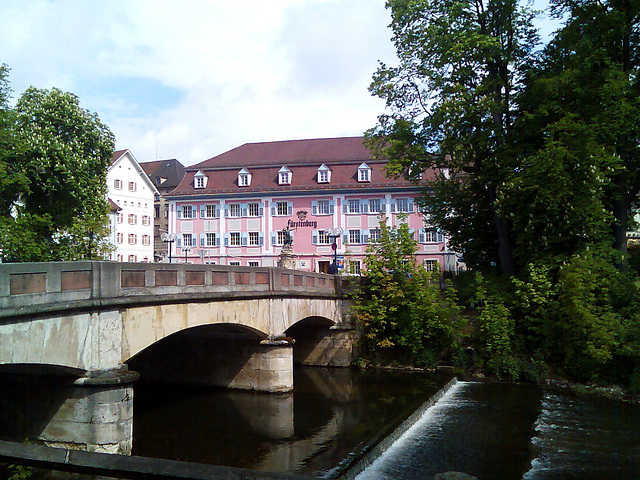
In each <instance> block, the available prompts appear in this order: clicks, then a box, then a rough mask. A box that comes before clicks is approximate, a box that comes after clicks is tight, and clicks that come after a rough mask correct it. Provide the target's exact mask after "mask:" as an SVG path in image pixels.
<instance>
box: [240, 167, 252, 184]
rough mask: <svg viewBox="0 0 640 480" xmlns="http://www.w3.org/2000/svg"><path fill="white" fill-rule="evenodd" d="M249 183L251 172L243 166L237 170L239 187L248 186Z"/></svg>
mask: <svg viewBox="0 0 640 480" xmlns="http://www.w3.org/2000/svg"><path fill="white" fill-rule="evenodd" d="M250 185H251V174H250V173H249V170H247V169H246V168H243V169H242V170H240V171H239V172H238V186H239V187H248V186H250Z"/></svg>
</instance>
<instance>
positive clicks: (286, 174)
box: [278, 166, 291, 185]
mask: <svg viewBox="0 0 640 480" xmlns="http://www.w3.org/2000/svg"><path fill="white" fill-rule="evenodd" d="M278 185H291V170H289V168H287V167H286V166H284V167H282V168H281V169H280V170H278Z"/></svg>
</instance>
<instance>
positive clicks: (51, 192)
mask: <svg viewBox="0 0 640 480" xmlns="http://www.w3.org/2000/svg"><path fill="white" fill-rule="evenodd" d="M15 112H16V119H15V124H16V129H17V130H18V131H20V132H21V136H22V138H23V139H24V142H25V145H26V146H25V148H24V151H22V152H21V153H20V155H17V156H16V157H15V159H13V165H14V166H15V167H16V168H17V169H18V170H19V171H20V172H21V173H22V174H23V175H24V176H25V177H26V179H27V182H28V183H27V186H26V187H25V188H24V189H23V190H22V191H21V192H20V199H19V200H20V201H19V202H18V204H17V205H14V207H15V208H16V210H17V211H16V213H17V214H16V215H15V218H13V217H11V218H10V219H7V220H5V226H4V228H3V234H2V242H3V246H4V250H5V256H7V257H8V258H9V260H11V261H40V260H74V259H79V258H100V257H101V256H103V255H105V254H106V253H107V252H108V249H109V247H108V242H107V239H106V236H107V233H108V218H107V213H108V204H107V201H106V172H107V168H108V166H109V161H110V159H111V155H112V153H113V148H114V137H113V134H112V133H111V131H110V130H109V128H108V127H107V126H106V125H104V124H103V123H102V122H101V121H100V119H99V118H98V116H97V115H96V114H95V113H91V112H89V111H87V110H84V109H82V108H81V107H80V105H79V101H78V98H77V97H76V96H75V95H73V94H71V93H65V92H62V91H60V90H58V89H56V88H54V89H52V90H40V89H36V88H33V87H32V88H29V89H27V90H26V91H25V92H24V93H23V94H22V95H21V96H20V98H19V100H18V102H17V104H16V107H15ZM23 228H26V229H27V230H29V229H31V228H33V229H36V228H37V233H38V234H37V235H29V234H28V232H21V238H22V239H23V240H24V242H16V241H15V239H16V237H15V235H14V236H13V237H12V233H13V234H17V232H18V231H19V229H23ZM33 231H35V230H33ZM29 239H32V240H35V239H37V240H36V242H37V244H38V245H34V243H33V241H32V242H29ZM43 252H47V254H46V255H45V256H44V257H43V256H42V255H43Z"/></svg>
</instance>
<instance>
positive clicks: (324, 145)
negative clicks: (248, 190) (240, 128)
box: [190, 137, 372, 170]
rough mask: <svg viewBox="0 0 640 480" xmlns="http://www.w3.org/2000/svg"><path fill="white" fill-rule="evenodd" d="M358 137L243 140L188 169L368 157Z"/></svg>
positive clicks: (320, 162) (364, 158)
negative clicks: (278, 140)
mask: <svg viewBox="0 0 640 480" xmlns="http://www.w3.org/2000/svg"><path fill="white" fill-rule="evenodd" d="M362 140H363V139H362V137H345V138H317V139H312V140H286V141H282V142H263V143H245V144H244V145H242V146H240V147H237V148H234V149H233V150H229V151H228V152H225V153H223V154H221V155H218V156H216V157H213V158H210V159H208V160H205V161H204V162H201V163H198V164H197V165H193V166H192V167H190V169H196V170H201V169H203V168H211V167H236V166H241V167H247V168H249V167H253V166H257V165H275V164H277V165H293V164H301V163H314V164H315V163H319V165H318V166H320V164H322V163H326V162H339V161H345V160H355V161H358V160H360V161H365V160H370V159H371V158H372V157H371V153H370V152H369V150H367V149H366V148H365V146H364V145H363V143H362Z"/></svg>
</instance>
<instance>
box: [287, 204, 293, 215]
mask: <svg viewBox="0 0 640 480" xmlns="http://www.w3.org/2000/svg"><path fill="white" fill-rule="evenodd" d="M287 215H293V203H291V202H287Z"/></svg>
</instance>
